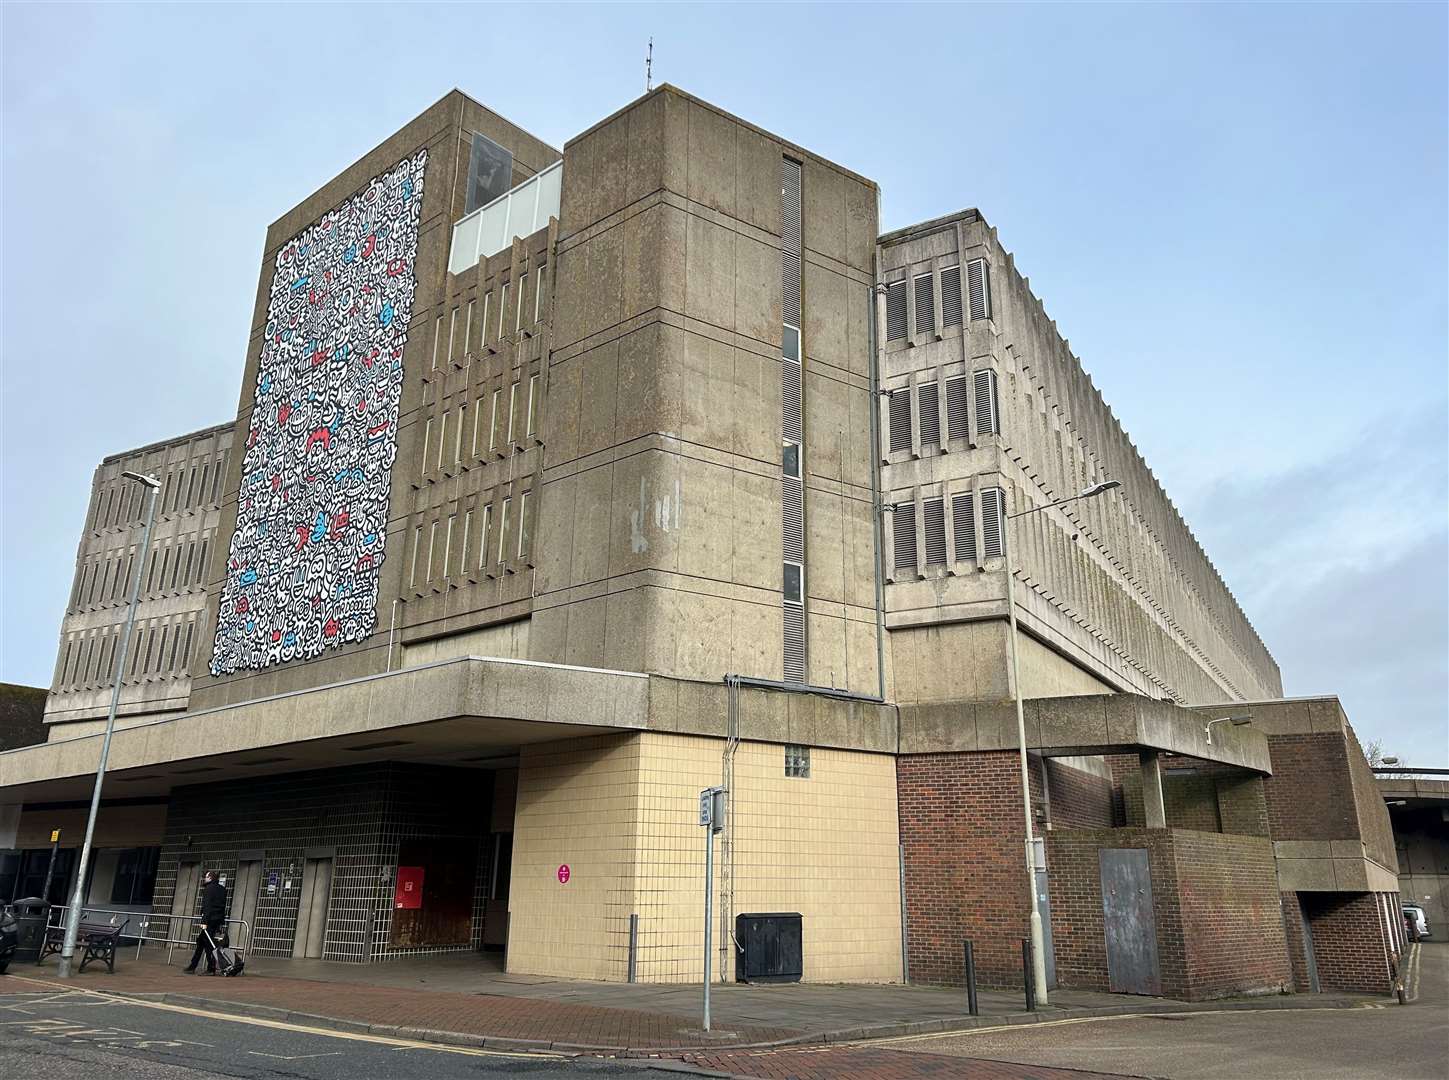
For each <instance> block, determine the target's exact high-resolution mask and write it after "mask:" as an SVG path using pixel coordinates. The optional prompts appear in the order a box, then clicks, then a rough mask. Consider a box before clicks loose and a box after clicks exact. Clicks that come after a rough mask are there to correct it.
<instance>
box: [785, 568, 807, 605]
mask: <svg viewBox="0 0 1449 1080" xmlns="http://www.w3.org/2000/svg"><path fill="white" fill-rule="evenodd" d="M789 566H793V567H794V568H795V569H796V570H798V571H800V596H799V598H798V599H795V600H792V599H790V594H789V592H787V591H786V588H785V568H786V567H789ZM780 595H781V597H782V598H783V600H784V602H785V603H787V604H790V605H791V606H793V607H804V606H805V564H804V563H802V562H796V561H795V560H794V559H785V560H783V563H782V565H781V567H780Z"/></svg>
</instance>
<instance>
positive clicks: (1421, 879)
mask: <svg viewBox="0 0 1449 1080" xmlns="http://www.w3.org/2000/svg"><path fill="white" fill-rule="evenodd" d="M1383 771H1387V770H1380V772H1381V773H1382V772H1383ZM1394 772H1395V773H1396V775H1387V776H1385V775H1380V776H1378V777H1377V780H1378V790H1379V794H1380V795H1381V796H1383V799H1384V803H1385V805H1386V806H1387V807H1388V810H1389V819H1390V821H1391V822H1392V824H1393V829H1394V847H1395V850H1396V852H1397V854H1398V861H1399V899H1400V900H1401V901H1402V902H1403V903H1405V904H1418V905H1419V906H1420V907H1422V908H1423V909H1424V917H1425V918H1427V919H1428V920H1429V929H1430V933H1431V934H1433V936H1434V938H1435V940H1439V941H1442V940H1443V939H1444V938H1445V937H1449V780H1446V779H1445V778H1444V770H1442V769H1427V770H1424V769H1403V770H1394Z"/></svg>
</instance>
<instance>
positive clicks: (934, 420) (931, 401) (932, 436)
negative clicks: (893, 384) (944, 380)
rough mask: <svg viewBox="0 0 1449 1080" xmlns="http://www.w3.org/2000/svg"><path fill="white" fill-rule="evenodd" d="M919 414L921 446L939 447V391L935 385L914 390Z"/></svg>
mask: <svg viewBox="0 0 1449 1080" xmlns="http://www.w3.org/2000/svg"><path fill="white" fill-rule="evenodd" d="M916 396H917V398H918V405H919V408H920V413H921V445H922V446H940V445H941V391H940V388H939V387H938V386H937V385H936V384H935V383H922V384H921V385H920V386H918V387H917V388H916Z"/></svg>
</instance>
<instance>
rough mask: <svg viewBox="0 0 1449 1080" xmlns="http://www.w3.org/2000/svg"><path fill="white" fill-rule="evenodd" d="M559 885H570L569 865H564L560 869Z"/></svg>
mask: <svg viewBox="0 0 1449 1080" xmlns="http://www.w3.org/2000/svg"><path fill="white" fill-rule="evenodd" d="M558 883H559V884H560V885H567V884H568V883H569V864H568V863H564V864H563V865H562V866H560V867H559V868H558Z"/></svg>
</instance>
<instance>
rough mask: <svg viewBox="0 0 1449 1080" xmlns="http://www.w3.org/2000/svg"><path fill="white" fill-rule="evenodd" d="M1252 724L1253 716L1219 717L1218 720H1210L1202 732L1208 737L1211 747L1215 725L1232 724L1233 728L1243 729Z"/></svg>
mask: <svg viewBox="0 0 1449 1080" xmlns="http://www.w3.org/2000/svg"><path fill="white" fill-rule="evenodd" d="M1252 722H1253V718H1252V717H1251V716H1219V717H1218V718H1217V719H1216V720H1209V721H1208V722H1207V726H1206V727H1204V728H1203V729H1202V732H1203V735H1205V736H1206V737H1207V744H1208V745H1209V746H1211V745H1212V744H1213V725H1214V724H1232V725H1233V727H1242V726H1243V725H1245V724H1251V723H1252Z"/></svg>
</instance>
